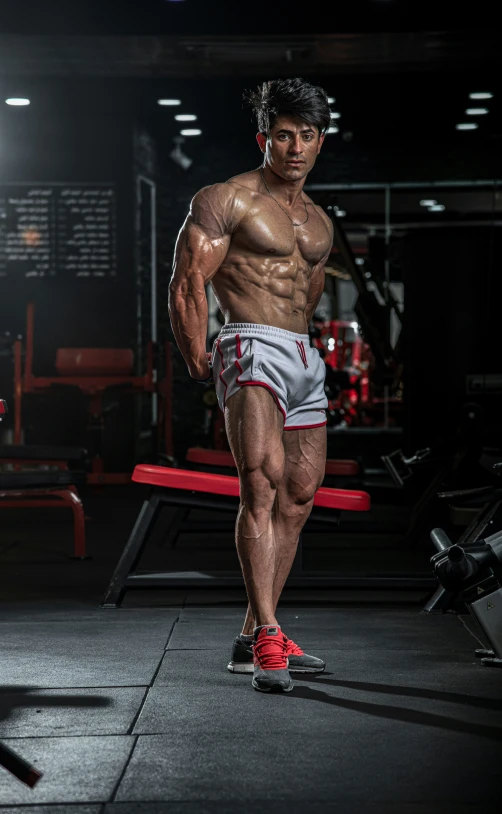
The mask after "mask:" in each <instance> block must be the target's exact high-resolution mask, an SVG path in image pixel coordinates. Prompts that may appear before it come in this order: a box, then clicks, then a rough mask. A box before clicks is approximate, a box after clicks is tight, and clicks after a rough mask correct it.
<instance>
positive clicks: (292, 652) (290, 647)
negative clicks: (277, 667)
mask: <svg viewBox="0 0 502 814" xmlns="http://www.w3.org/2000/svg"><path fill="white" fill-rule="evenodd" d="M284 639H285V645H286V655H287V656H304V655H305V653H304V652H303V650H302V649H301V647H298V645H297V644H295V642H294V641H292V639H288V637H287V636H284Z"/></svg>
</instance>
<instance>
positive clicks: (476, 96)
mask: <svg viewBox="0 0 502 814" xmlns="http://www.w3.org/2000/svg"><path fill="white" fill-rule="evenodd" d="M469 99H493V93H488V92H486V91H481V92H479V93H470V94H469Z"/></svg>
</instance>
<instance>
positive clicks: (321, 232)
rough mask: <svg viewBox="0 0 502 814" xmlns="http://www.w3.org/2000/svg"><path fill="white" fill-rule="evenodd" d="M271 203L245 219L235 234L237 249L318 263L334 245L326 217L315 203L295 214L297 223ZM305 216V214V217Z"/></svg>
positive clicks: (234, 242) (267, 255)
mask: <svg viewBox="0 0 502 814" xmlns="http://www.w3.org/2000/svg"><path fill="white" fill-rule="evenodd" d="M277 209H278V211H275V208H274V209H272V208H271V207H270V206H267V207H260V209H256V210H254V211H251V212H249V214H248V215H247V216H246V217H245V218H244V220H243V221H242V222H241V224H240V226H239V229H238V230H237V232H236V233H235V234H234V239H233V241H232V242H233V244H234V247H235V248H236V249H241V250H242V249H244V250H248V251H249V252H252V253H253V254H261V255H264V256H265V257H292V256H294V255H297V256H298V255H299V256H301V257H302V258H303V260H305V261H306V262H307V263H308V264H309V265H312V266H313V265H315V264H316V263H318V262H319V261H320V260H321V259H322V257H324V255H325V254H326V252H327V251H328V250H329V248H330V246H331V238H330V234H329V232H328V229H327V226H326V224H325V223H324V221H323V219H322V217H321V216H320V215H319V214H318V212H316V210H315V209H314V207H313V206H311V205H309V206H307V208H306V211H305V208H303V207H302V208H300V207H298V208H297V209H295V211H294V213H293V221H294V223H295V224H299V225H296V226H295V225H293V223H292V221H291V219H290V218H289V217H288V214H287V213H286V212H283V211H282V210H281V209H280V208H279V207H278V208H277ZM302 215H303V217H302Z"/></svg>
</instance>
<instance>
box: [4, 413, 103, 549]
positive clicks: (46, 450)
mask: <svg viewBox="0 0 502 814" xmlns="http://www.w3.org/2000/svg"><path fill="white" fill-rule="evenodd" d="M0 420H1V415H0ZM85 455H86V451H85V450H82V449H78V448H77V449H74V448H72V447H59V448H58V447H43V446H42V447H37V446H19V447H17V446H15V445H12V446H0V465H4V464H10V465H12V466H13V467H15V469H14V471H2V470H1V469H0V509H19V508H23V509H33V508H52V509H62V508H69V509H71V510H72V512H73V557H74V559H77V560H85V559H90V558H89V557H88V556H87V554H86V547H85V515H84V507H83V506H82V501H81V499H80V496H79V494H78V491H77V486H83V485H85V481H86V476H85V472H84V471H83V461H84V459H85ZM75 464H76V465H77V466H80V469H70V468H69V466H70V467H71V466H72V465H75ZM33 465H36V466H37V467H38V469H30V470H28V471H26V470H25V471H23V470H20V467H21V466H30V467H31V466H33ZM42 466H44V467H51V470H52V471H46V470H42V469H41V467H42Z"/></svg>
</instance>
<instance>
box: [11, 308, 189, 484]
mask: <svg viewBox="0 0 502 814" xmlns="http://www.w3.org/2000/svg"><path fill="white" fill-rule="evenodd" d="M34 324H35V306H34V304H33V303H29V304H28V307H27V313H26V343H25V347H24V348H23V344H22V341H21V340H20V339H17V340H16V342H15V343H14V443H15V444H21V441H22V399H23V397H24V396H25V395H27V394H40V393H44V392H47V391H48V389H50V388H51V387H52V386H53V385H66V386H70V387H77V388H78V389H79V390H80V391H81V392H82V393H83V394H84V395H85V396H86V397H87V398H88V409H89V423H88V430H89V434H90V436H91V438H92V444H91V449H92V455H91V472H90V473H88V475H87V482H88V483H91V484H124V483H130V480H131V473H130V472H107V471H105V467H104V461H103V438H104V431H105V414H106V413H107V412H108V411H109V410H110V407H104V405H103V400H104V396H105V393H107V392H110V390H112V389H113V390H114V391H115V392H117V393H128V394H143V393H147V394H150V395H151V397H152V403H153V404H154V406H155V413H156V419H155V420H156V423H157V426H156V427H155V426H153V427H152V432H154V433H155V431H156V432H157V437H155V436H154V437H153V442H154V445H156V446H157V447H160V448H161V449H162V450H163V452H164V453H165V456H167V457H168V458H172V457H173V439H172V397H171V391H172V358H171V350H172V348H171V344H170V343H169V342H167V343H166V346H165V354H164V356H165V359H164V376H163V378H162V380H159V375H158V367H159V365H158V361H157V358H156V355H157V348H156V344H155V343H153V342H149V343H148V346H147V353H146V371H145V373H144V374H143V375H135V373H134V365H135V362H134V354H133V351H132V350H131V349H130V348H58V350H57V352H56V363H55V366H56V371H57V374H58V375H57V376H36V375H34V373H33V353H34ZM23 351H24V371H23ZM114 406H115V405H113V404H112V405H111V408H112V409H113V407H114ZM157 452H158V450H157V449H156V450H155V451H154V453H157Z"/></svg>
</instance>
